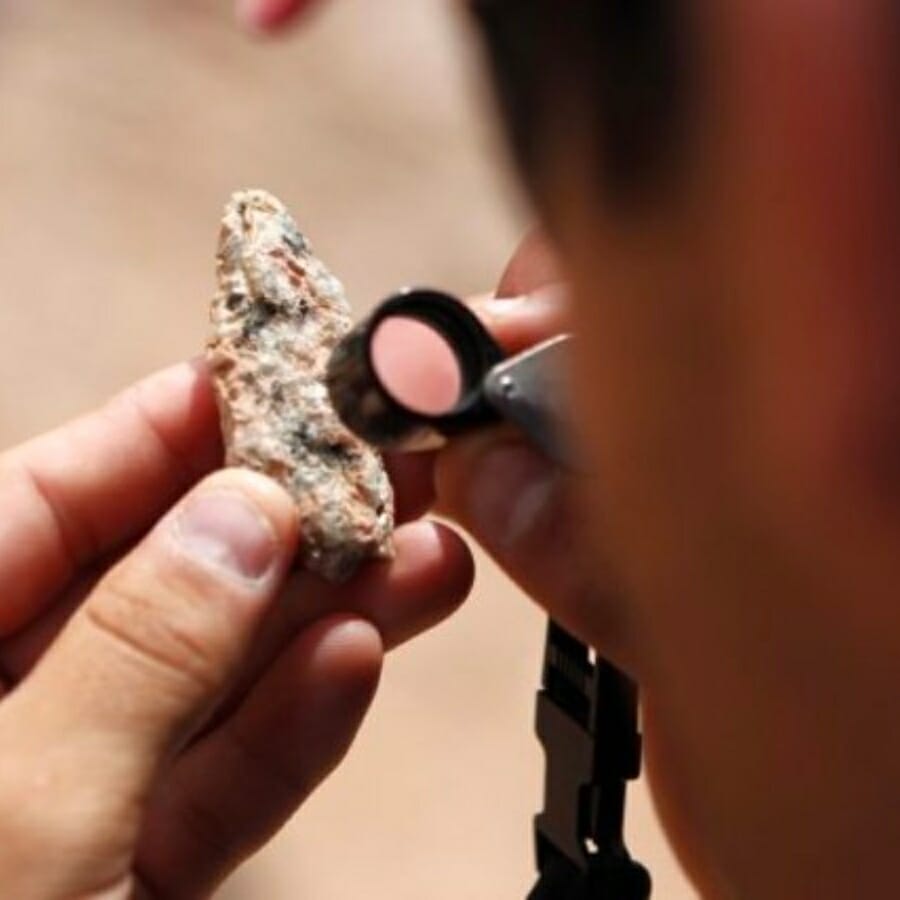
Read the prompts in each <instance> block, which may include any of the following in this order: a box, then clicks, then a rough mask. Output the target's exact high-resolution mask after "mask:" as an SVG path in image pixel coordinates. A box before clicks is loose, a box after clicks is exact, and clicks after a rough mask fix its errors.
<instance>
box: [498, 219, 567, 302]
mask: <svg viewBox="0 0 900 900" xmlns="http://www.w3.org/2000/svg"><path fill="white" fill-rule="evenodd" d="M562 280H563V278H562V273H561V270H560V267H559V261H558V259H557V257H556V253H555V252H554V250H553V247H552V246H551V244H550V241H549V240H548V239H547V236H546V235H545V234H544V233H543V232H542V231H540V230H539V229H534V230H533V231H531V232H530V233H529V234H527V235H526V236H525V238H524V239H523V240H522V242H521V243H520V244H519V246H518V248H517V249H516V252H515V253H514V254H513V256H512V259H510V261H509V262H508V263H507V264H506V269H505V270H504V272H503V274H502V275H501V276H500V282H499V284H498V285H497V292H496V293H497V296H498V297H521V296H522V295H523V294H530V293H532V292H534V291H536V290H537V289H538V288H542V287H544V286H545V285H548V284H559V283H560V282H562Z"/></svg>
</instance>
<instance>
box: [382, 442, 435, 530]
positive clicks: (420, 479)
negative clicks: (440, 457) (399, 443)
mask: <svg viewBox="0 0 900 900" xmlns="http://www.w3.org/2000/svg"><path fill="white" fill-rule="evenodd" d="M434 457H435V455H434V453H387V454H385V457H384V461H385V465H386V466H387V470H388V474H389V475H390V478H391V483H392V484H393V485H394V504H395V510H394V518H395V519H396V521H397V522H398V523H401V524H402V523H403V522H411V521H413V519H418V518H419V517H420V516H423V515H425V513H426V512H428V510H429V509H431V506H432V504H433V503H434Z"/></svg>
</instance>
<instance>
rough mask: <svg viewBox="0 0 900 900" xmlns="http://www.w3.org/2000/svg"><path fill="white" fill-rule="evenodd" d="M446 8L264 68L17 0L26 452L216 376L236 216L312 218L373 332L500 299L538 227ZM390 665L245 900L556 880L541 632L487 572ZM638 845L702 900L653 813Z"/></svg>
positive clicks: (1, 138)
mask: <svg viewBox="0 0 900 900" xmlns="http://www.w3.org/2000/svg"><path fill="white" fill-rule="evenodd" d="M457 6H461V4H453V3H449V2H446V0H390V3H384V2H382V3H376V2H372V0H335V2H334V3H333V5H332V8H330V9H328V10H327V11H325V12H324V14H322V15H320V16H319V17H318V21H317V22H316V23H315V26H314V27H313V28H311V29H309V30H308V31H305V32H304V33H303V34H296V35H294V36H293V37H292V38H291V39H289V40H286V41H279V42H274V43H265V42H255V41H253V40H250V39H248V38H247V37H246V36H245V35H242V34H240V33H239V32H238V31H237V29H236V28H235V27H234V26H233V25H232V22H231V16H230V8H229V7H230V3H229V2H228V0H125V2H114V0H79V2H78V3H72V2H71V0H0V192H2V194H0V196H2V203H0V285H2V295H0V342H2V343H0V347H2V355H0V373H2V377H0V443H2V445H3V446H7V445H9V444H11V443H12V442H14V441H17V440H19V439H21V438H24V437H26V436H29V435H31V434H33V433H35V432H37V431H39V430H41V429H44V428H47V427H49V426H52V425H54V424H56V423H57V422H59V421H61V420H63V419H65V418H67V417H70V416H72V415H73V414H76V413H77V412H79V411H81V410H83V409H86V408H89V407H91V406H92V405H95V404H97V403H99V402H101V401H102V400H103V399H104V398H106V397H107V396H108V395H109V394H110V393H112V392H113V391H115V390H116V389H117V388H119V387H121V386H123V385H125V384H127V383H128V382H129V381H131V380H132V379H135V378H137V377H139V376H140V375H142V374H144V373H146V372H148V371H150V370H152V369H154V368H156V367H159V366H163V365H165V364H167V363H169V362H171V361H173V360H176V359H179V358H181V357H186V356H190V355H193V354H196V353H197V352H198V350H199V349H200V348H201V347H202V345H203V341H204V337H205V333H206V309H207V301H208V297H209V295H210V292H211V291H212V288H213V260H212V253H213V247H214V243H215V237H216V232H217V228H218V217H219V213H220V209H221V207H222V205H223V203H224V201H225V199H226V198H227V196H228V194H229V192H230V191H232V190H233V189H235V188H238V187H243V186H260V187H267V188H269V189H271V190H273V191H274V192H276V193H277V194H278V195H280V196H281V197H282V198H283V199H284V200H285V201H286V202H287V203H288V205H289V206H290V207H291V208H292V209H293V211H294V212H295V214H296V216H297V218H298V220H299V223H300V225H301V228H302V229H303V230H304V231H306V232H307V233H308V234H309V235H310V236H311V237H312V241H313V243H314V245H315V247H316V248H317V250H318V252H319V253H320V255H321V256H323V257H324V259H325V260H326V261H327V262H329V263H330V265H331V266H332V267H333V268H334V270H335V272H336V273H337V274H338V275H339V276H340V277H342V279H343V280H344V281H345V283H346V285H347V287H348V289H349V293H350V296H351V298H352V299H353V301H354V303H355V304H356V306H357V309H358V310H359V311H363V310H364V309H365V308H366V306H367V305H368V304H370V303H371V302H373V301H374V300H375V299H377V298H378V297H379V296H380V295H382V294H384V293H385V292H387V291H390V290H392V289H394V288H396V287H398V286H400V285H403V284H406V283H414V282H419V283H429V284H434V285H439V286H442V287H446V288H448V289H451V290H453V291H458V292H461V293H465V292H474V291H480V290H485V289H489V288H490V287H492V286H493V284H494V283H495V281H496V278H497V276H498V274H499V272H500V270H501V268H502V266H503V264H504V261H505V259H506V257H507V256H508V255H509V254H510V252H511V251H512V250H513V248H514V246H515V243H516V240H517V237H518V236H519V235H520V233H521V232H522V231H523V229H524V228H525V226H526V224H527V213H526V212H525V210H524V207H523V205H522V204H521V202H520V201H519V200H518V198H517V196H516V194H515V191H514V190H513V187H512V181H511V179H510V178H509V176H508V174H507V172H506V168H505V160H504V158H503V155H502V153H500V152H498V150H497V146H496V135H495V134H494V132H493V129H492V127H491V124H490V115H489V105H488V104H487V103H486V102H485V100H484V98H483V97H482V95H481V92H480V91H479V87H478V85H479V80H478V77H477V76H478V60H477V57H476V55H475V54H474V53H473V47H472V42H471V40H470V38H471V35H469V34H468V32H467V31H466V29H465V27H464V23H463V22H462V21H461V20H460V19H459V17H458V10H454V9H453V7H457ZM479 572H480V574H479V578H478V583H477V586H476V589H475V593H474V596H473V598H472V600H471V602H470V603H469V605H468V607H467V608H466V609H464V610H463V611H462V612H461V613H460V614H459V615H458V616H457V617H456V618H455V619H454V620H453V621H451V622H450V623H448V624H446V625H445V626H443V627H442V628H440V629H438V630H437V631H436V632H434V633H432V634H430V635H427V636H425V637H424V638H423V639H421V640H419V641H417V642H416V643H415V644H413V645H410V646H408V647H404V648H402V649H401V650H399V651H398V652H397V653H396V654H394V656H393V657H392V658H391V660H390V661H389V664H388V666H387V670H386V673H385V677H384V681H383V685H382V690H381V693H380V696H379V698H378V700H377V702H376V705H375V708H374V710H373V713H372V715H371V717H370V719H369V721H368V723H367V726H366V728H365V729H364V732H363V734H362V735H361V737H360V740H359V742H358V743H357V745H356V746H355V747H354V749H353V751H352V753H351V755H350V757H349V759H348V760H347V762H346V764H345V765H344V766H343V767H342V768H341V769H340V771H339V772H338V773H337V774H336V776H335V777H333V778H332V779H331V780H330V781H329V782H328V783H327V784H326V785H325V786H324V787H323V788H322V789H321V790H320V791H319V792H318V793H317V794H316V795H315V797H314V798H313V799H312V800H311V801H310V802H309V804H308V805H307V807H306V808H305V809H304V810H303V811H302V813H301V814H299V815H298V816H297V817H295V819H294V820H293V821H292V822H291V823H290V825H289V826H288V827H287V828H286V829H285V830H284V831H283V833H282V834H281V835H280V836H279V838H278V839H277V840H275V841H274V842H273V843H272V844H271V846H270V847H269V848H268V849H266V850H265V851H264V852H263V853H262V854H260V855H259V856H258V857H257V858H256V859H255V860H254V861H252V862H251V863H250V864H248V865H247V866H245V867H244V868H243V869H242V870H241V871H240V872H239V873H238V874H237V875H236V876H235V877H234V878H233V879H232V880H231V882H230V883H229V884H228V885H227V886H226V887H225V888H224V889H223V890H222V892H221V894H220V896H221V897H223V898H227V900H250V898H252V900H256V898H262V900H287V898H295V897H309V898H315V900H349V898H360V897H363V898H366V900H381V898H384V900H387V898H391V900H460V898H466V900H498V898H515V897H522V896H524V895H525V893H526V891H527V888H528V886H529V884H530V882H531V880H532V858H531V831H530V820H531V816H532V813H533V812H534V810H535V809H536V808H537V806H538V804H539V802H540V784H541V763H542V760H541V754H540V750H539V747H538V745H537V743H536V742H535V740H534V739H533V738H532V736H531V727H532V714H533V713H532V708H533V692H534V690H535V686H536V680H537V676H538V670H539V663H540V647H541V641H542V635H543V621H542V617H541V616H540V615H539V613H538V612H537V611H536V610H535V609H534V608H533V607H532V606H531V605H530V604H529V603H528V602H527V601H526V600H525V599H524V598H523V597H522V596H521V595H519V594H518V593H517V591H516V590H514V589H513V588H512V587H511V586H510V584H509V583H508V582H507V581H506V580H504V579H503V578H502V577H501V576H500V575H499V574H498V573H497V571H496V570H495V569H493V568H492V567H491V566H490V565H489V564H488V563H487V561H486V560H484V559H483V558H479ZM629 831H630V835H631V844H632V847H633V849H634V851H635V852H636V854H637V855H638V856H639V858H641V859H643V860H644V861H645V862H647V863H648V864H649V865H650V867H651V870H652V871H653V872H654V876H655V880H656V885H657V887H656V891H655V896H657V897H662V898H666V900H687V898H691V897H694V896H695V895H694V893H693V892H692V891H691V890H690V888H689V887H688V886H687V884H686V882H685V881H684V879H683V877H682V876H681V875H680V873H679V872H678V869H677V867H676V865H675V863H674V862H673V860H672V858H671V855H670V853H669V851H668V850H667V848H666V846H665V844H664V842H663V839H662V837H661V834H660V831H659V827H658V824H657V822H656V819H655V816H654V814H653V811H652V808H651V806H650V802H649V799H648V797H647V794H646V791H645V789H644V788H643V786H640V787H638V789H637V790H636V791H633V792H632V802H631V807H630V822H629Z"/></svg>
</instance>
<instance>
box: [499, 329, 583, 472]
mask: <svg viewBox="0 0 900 900" xmlns="http://www.w3.org/2000/svg"><path fill="white" fill-rule="evenodd" d="M571 343H572V337H571V336H570V335H562V336H560V337H555V338H552V339H551V340H549V341H545V342H544V343H542V344H538V345H537V346H535V347H532V348H531V349H529V350H526V351H525V352H524V353H520V354H518V355H516V356H513V357H511V358H509V359H506V360H504V361H503V362H501V363H499V364H498V365H496V366H494V368H493V369H491V371H490V372H489V373H488V374H487V377H486V378H485V380H484V396H485V398H486V400H487V402H488V403H489V404H490V405H491V406H492V407H493V408H494V409H496V410H497V412H498V413H499V414H500V416H501V417H502V418H504V419H506V420H508V421H510V422H512V423H513V424H514V425H517V426H518V427H519V428H521V429H522V431H524V432H525V434H526V435H528V437H529V438H530V439H531V440H532V441H533V442H534V443H535V444H536V445H537V447H538V448H539V449H540V450H542V451H543V452H544V453H545V454H547V456H549V457H550V458H551V459H552V460H554V461H555V462H557V463H559V464H561V465H563V466H565V467H566V468H578V466H577V462H576V460H575V458H574V452H573V450H572V446H571V443H570V440H569V436H570V435H571V433H572V423H571V418H572V417H571V413H570V411H569V406H568V396H569V395H568V357H569V354H570V352H571Z"/></svg>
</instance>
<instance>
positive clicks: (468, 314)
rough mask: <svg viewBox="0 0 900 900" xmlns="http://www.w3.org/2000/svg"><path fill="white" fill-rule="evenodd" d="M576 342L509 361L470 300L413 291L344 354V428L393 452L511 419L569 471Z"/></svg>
mask: <svg viewBox="0 0 900 900" xmlns="http://www.w3.org/2000/svg"><path fill="white" fill-rule="evenodd" d="M571 340H572V338H571V337H570V336H566V335H563V336H561V337H557V338H553V339H552V340H549V341H546V342H544V343H542V344H539V345H537V346H535V347H532V348H531V349H529V350H527V351H525V352H524V353H521V354H518V355H516V356H511V357H505V355H504V353H503V350H502V349H501V347H500V346H499V345H498V344H497V342H496V341H495V340H494V338H493V337H492V336H491V335H490V333H489V332H488V331H487V329H486V328H485V327H484V325H482V323H481V321H480V320H479V319H478V318H477V317H476V316H475V315H474V313H472V311H471V310H470V309H469V308H468V307H467V306H466V305H465V304H464V303H463V302H462V301H461V300H458V299H457V298H455V297H452V296H450V295H449V294H445V293H442V292H440V291H434V290H425V289H418V290H407V291H403V292H401V293H399V294H396V295H394V296H392V297H389V298H388V299H387V300H385V301H384V302H383V303H381V304H380V305H379V306H378V307H376V309H375V311H374V312H373V313H372V314H371V315H370V316H369V317H368V318H366V319H364V320H363V321H362V322H360V323H359V324H358V325H357V326H356V327H355V328H354V329H353V330H352V331H351V332H350V333H349V334H348V335H347V336H346V337H345V338H344V340H343V341H342V342H341V343H340V345H339V346H338V347H337V348H336V349H335V351H334V353H333V354H332V357H331V361H330V363H329V368H328V389H329V392H330V394H331V401H332V404H333V405H334V407H335V409H336V410H337V412H338V414H339V415H340V417H341V418H342V419H343V421H344V422H345V424H346V425H347V426H348V427H349V428H350V429H351V430H352V431H354V432H355V433H356V434H358V435H359V436H360V437H362V438H363V439H364V440H366V441H368V442H369V443H371V444H373V445H375V446H377V447H380V448H382V449H385V450H402V451H416V450H429V449H434V448H436V447H439V446H441V445H442V444H443V443H444V442H445V441H446V440H447V439H448V438H449V437H452V436H453V435H455V434H460V433H461V432H464V431H468V430H471V429H473V428H478V427H481V426H484V425H488V424H490V423H492V422H499V421H502V420H504V419H505V420H508V421H510V422H512V423H514V424H516V425H517V426H519V427H520V428H521V429H522V430H523V431H524V432H525V434H526V435H527V436H528V437H529V438H530V439H531V440H532V442H533V443H534V444H535V445H537V446H538V448H539V449H541V450H542V451H544V452H545V453H546V454H547V455H548V456H550V457H551V458H552V459H554V460H556V461H557V462H560V463H562V464H563V465H567V466H570V465H571V464H572V462H573V460H572V454H571V450H570V441H569V434H570V425H569V423H570V417H569V414H568V407H567V391H566V364H565V358H566V355H567V351H568V350H569V348H570V344H571Z"/></svg>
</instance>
